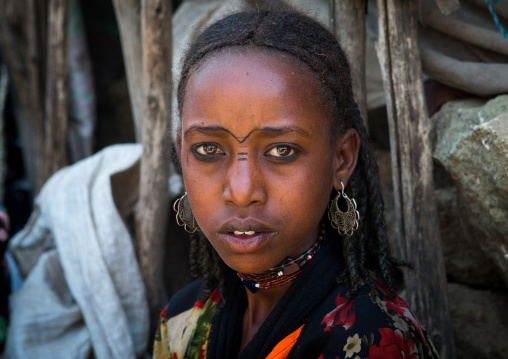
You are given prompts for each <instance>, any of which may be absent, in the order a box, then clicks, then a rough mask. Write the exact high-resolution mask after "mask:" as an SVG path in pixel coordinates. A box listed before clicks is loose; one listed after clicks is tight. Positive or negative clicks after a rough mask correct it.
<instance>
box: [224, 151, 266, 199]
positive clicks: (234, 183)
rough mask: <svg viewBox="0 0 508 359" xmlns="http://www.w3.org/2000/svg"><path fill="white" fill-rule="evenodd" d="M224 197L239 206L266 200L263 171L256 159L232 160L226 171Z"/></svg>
mask: <svg viewBox="0 0 508 359" xmlns="http://www.w3.org/2000/svg"><path fill="white" fill-rule="evenodd" d="M223 199H224V201H225V202H226V203H231V204H234V205H236V206H238V207H247V206H249V205H252V204H256V203H257V204H259V203H264V202H265V201H266V189H265V186H264V179H263V176H262V172H261V171H260V170H259V168H258V167H257V166H256V164H255V163H254V161H252V160H251V159H247V160H243V161H239V160H237V159H234V160H233V161H232V163H231V164H230V166H229V167H228V169H227V172H226V183H225V187H224V192H223Z"/></svg>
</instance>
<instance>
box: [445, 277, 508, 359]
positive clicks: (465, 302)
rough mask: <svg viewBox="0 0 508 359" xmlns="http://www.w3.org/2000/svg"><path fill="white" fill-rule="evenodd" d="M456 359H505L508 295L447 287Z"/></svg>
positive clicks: (506, 349)
mask: <svg viewBox="0 0 508 359" xmlns="http://www.w3.org/2000/svg"><path fill="white" fill-rule="evenodd" d="M448 302H449V303H450V316H451V318H452V326H453V332H454V336H455V347H456V349H457V358H458V359H483V358H485V359H487V358H488V359H495V358H506V357H507V353H508V341H507V340H506V338H508V322H507V321H506V318H508V293H507V292H506V290H504V291H490V290H478V289H472V288H469V287H467V286H463V285H460V284H448Z"/></svg>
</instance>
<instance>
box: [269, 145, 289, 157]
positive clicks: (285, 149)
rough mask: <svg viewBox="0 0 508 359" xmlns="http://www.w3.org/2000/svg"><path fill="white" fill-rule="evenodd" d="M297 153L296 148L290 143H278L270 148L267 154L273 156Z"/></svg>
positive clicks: (286, 155)
mask: <svg viewBox="0 0 508 359" xmlns="http://www.w3.org/2000/svg"><path fill="white" fill-rule="evenodd" d="M295 154H296V150H295V149H294V148H293V147H291V146H289V145H278V146H275V147H273V148H272V149H270V150H268V151H267V152H266V153H265V156H271V157H291V156H293V155H295Z"/></svg>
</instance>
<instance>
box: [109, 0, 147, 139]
mask: <svg viewBox="0 0 508 359" xmlns="http://www.w3.org/2000/svg"><path fill="white" fill-rule="evenodd" d="M113 4H114V5H115V14H116V19H117V21H118V26H119V28H120V37H121V40H122V52H123V58H124V61H125V69H126V74H127V84H128V86H129V95H130V101H131V109H132V114H133V116H134V119H133V120H134V129H135V133H136V141H138V142H141V132H142V130H141V126H142V124H141V122H142V119H143V101H144V98H143V84H142V71H143V70H142V47H143V43H142V40H141V21H140V9H141V0H113Z"/></svg>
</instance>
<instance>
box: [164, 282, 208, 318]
mask: <svg viewBox="0 0 508 359" xmlns="http://www.w3.org/2000/svg"><path fill="white" fill-rule="evenodd" d="M202 293H203V282H201V281H199V280H197V281H194V282H192V283H190V284H188V285H186V286H185V287H184V288H183V289H181V290H179V291H178V292H177V293H176V294H175V295H174V296H173V297H172V298H171V301H170V302H169V304H168V305H167V306H166V308H164V309H163V310H162V311H161V314H160V316H161V317H165V318H166V319H169V318H171V317H174V316H176V315H178V314H180V313H183V312H185V311H187V310H189V309H191V308H192V307H193V306H194V304H195V303H196V302H197V301H198V300H199V298H200V297H201V294H202Z"/></svg>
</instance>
